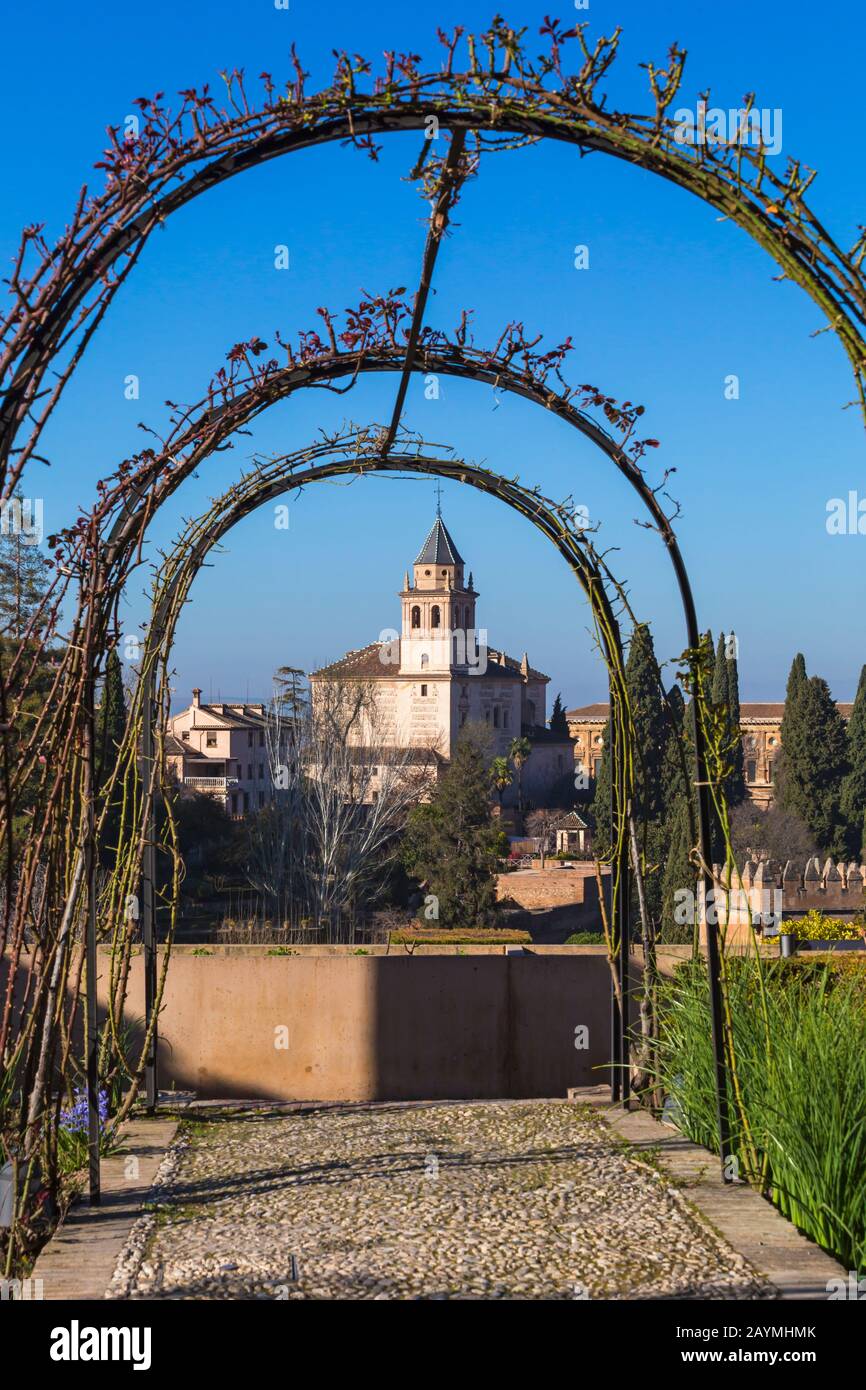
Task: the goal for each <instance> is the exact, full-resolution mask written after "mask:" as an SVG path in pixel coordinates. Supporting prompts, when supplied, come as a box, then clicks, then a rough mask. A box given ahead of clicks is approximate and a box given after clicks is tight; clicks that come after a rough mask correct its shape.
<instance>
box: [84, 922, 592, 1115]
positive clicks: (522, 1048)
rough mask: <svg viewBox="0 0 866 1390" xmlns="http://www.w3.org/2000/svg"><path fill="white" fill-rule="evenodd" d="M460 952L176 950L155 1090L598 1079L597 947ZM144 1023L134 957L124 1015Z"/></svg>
mask: <svg viewBox="0 0 866 1390" xmlns="http://www.w3.org/2000/svg"><path fill="white" fill-rule="evenodd" d="M400 949H401V952H402V948H400ZM465 949H466V953H465V954H459V955H458V954H457V953H456V950H455V951H451V952H450V953H445V952H441V953H438V954H437V953H425V954H421V953H420V952H418V951H416V952H415V953H414V954H412V955H409V954H408V953H401V954H400V955H397V954H394V953H393V951H392V953H391V954H386V951H385V948H379V950H378V951H377V950H376V948H371V949H370V951H369V952H368V953H366V954H361V955H358V954H355V953H354V951H353V949H352V948H351V947H345V948H340V947H336V948H332V949H331V951H322V950H320V949H317V948H309V949H306V948H300V950H299V951H298V954H296V955H292V956H287V957H278V956H268V955H266V954H265V953H264V952H256V951H255V950H254V949H253V950H250V949H249V948H245V947H239V948H235V949H233V948H222V949H221V950H220V951H219V952H215V953H214V954H213V955H210V956H202V955H192V954H191V953H187V952H185V951H183V950H175V952H173V954H172V959H171V963H170V966H169V972H168V981H167V985H166V991H165V998H164V1007H163V1011H162V1014H161V1016H160V1030H161V1034H160V1050H159V1066H160V1086H161V1087H162V1088H169V1087H170V1086H171V1085H172V1084H173V1085H174V1086H175V1087H176V1088H177V1089H179V1090H192V1091H195V1092H197V1093H198V1094H199V1095H200V1096H201V1097H203V1098H211V1099H238V1098H248V1099H249V1098H261V1099H264V1100H319V1101H341V1100H346V1101H359V1100H377V1101H387V1100H394V1101H401V1100H439V1099H451V1100H461V1099H478V1100H480V1099H492V1098H497V1097H498V1098H514V1099H530V1098H533V1097H541V1096H551V1097H556V1096H559V1097H564V1096H565V1094H566V1092H567V1090H568V1088H569V1087H571V1086H585V1085H594V1084H598V1083H599V1082H603V1081H606V1080H607V1072H606V1070H605V1068H606V1064H607V1062H608V1058H609V1031H610V1015H609V1007H610V974H609V969H608V964H607V960H606V956H605V950H604V948H603V947H539V948H530V949H529V950H528V951H525V952H520V953H519V954H505V952H504V950H503V948H502V947H481V948H478V947H476V948H470V947H467V948H465ZM102 963H104V966H105V967H106V969H104V971H103V973H107V964H108V958H107V956H102V957H101V964H102ZM143 1014H144V1000H143V970H142V960H141V957H136V958H135V959H134V961H133V963H132V970H131V973H130V981H129V995H128V1001H127V1015H128V1016H129V1017H130V1018H132V1019H138V1020H140V1019H141V1018H142V1017H143Z"/></svg>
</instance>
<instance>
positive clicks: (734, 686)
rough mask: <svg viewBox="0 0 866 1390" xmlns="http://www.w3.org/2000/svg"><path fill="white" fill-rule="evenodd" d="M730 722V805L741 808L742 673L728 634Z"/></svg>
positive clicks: (734, 644) (732, 636) (743, 791)
mask: <svg viewBox="0 0 866 1390" xmlns="http://www.w3.org/2000/svg"><path fill="white" fill-rule="evenodd" d="M728 652H729V653H730V654H729V655H728V657H727V670H728V721H729V724H730V730H731V762H732V764H733V766H732V769H731V775H730V777H729V778H728V782H727V788H726V790H727V794H728V805H729V806H739V804H740V802H741V801H742V800H743V798H744V797H745V795H746V774H745V765H744V758H743V739H742V735H741V732H740V672H739V669H738V666H737V639H736V635H735V634H734V633H733V632H729V633H728Z"/></svg>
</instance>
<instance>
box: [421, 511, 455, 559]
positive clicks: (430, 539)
mask: <svg viewBox="0 0 866 1390" xmlns="http://www.w3.org/2000/svg"><path fill="white" fill-rule="evenodd" d="M415 564H416V565H462V564H463V559H462V557H461V555H460V552H459V551H458V549H457V546H456V545H455V544H454V541H453V539H452V537H451V534H450V532H449V530H448V527H447V526H446V525H445V522H444V521H443V520H442V518H441V516H437V518H436V520H435V521H434V522H433V525H432V526H431V528H430V531H429V534H428V536H427V539H426V540H425V542H424V544H423V545H422V547H421V549H420V551H419V553H418V558H417V560H416V561H415Z"/></svg>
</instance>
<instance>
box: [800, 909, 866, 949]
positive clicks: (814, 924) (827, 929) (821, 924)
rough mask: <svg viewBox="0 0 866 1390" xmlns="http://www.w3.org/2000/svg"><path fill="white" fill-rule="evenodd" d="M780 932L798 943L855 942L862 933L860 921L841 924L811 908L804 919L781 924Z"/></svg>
mask: <svg viewBox="0 0 866 1390" xmlns="http://www.w3.org/2000/svg"><path fill="white" fill-rule="evenodd" d="M782 931H783V932H789V933H790V935H791V936H794V937H796V938H797V940H798V941H856V940H857V938H858V937H860V936H862V935H863V933H864V926H863V923H862V922H861V921H855V922H843V921H842V920H841V919H840V918H839V917H825V916H824V913H823V912H821V911H820V910H819V909H818V908H816V907H813V908H811V909H810V910H809V911H808V912H807V913H806V915H805V917H798V918H796V919H795V920H793V921H786V922H783V923H782Z"/></svg>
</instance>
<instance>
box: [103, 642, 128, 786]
mask: <svg viewBox="0 0 866 1390" xmlns="http://www.w3.org/2000/svg"><path fill="white" fill-rule="evenodd" d="M125 732H126V694H125V692H124V689H123V669H122V667H121V664H120V657H119V656H118V654H117V648H116V647H112V648H111V650H110V652H109V653H108V656H107V657H106V660H105V679H104V681H103V684H102V698H101V700H100V702H99V709H98V710H97V716H96V751H97V760H98V768H99V774H98V779H97V780H98V781H99V782H103V781H104V780H105V779H106V778H107V777H108V776H110V774H111V769H112V767H113V766H114V762H115V759H116V758H117V752H118V749H119V748H120V745H121V743H122V742H123V736H124V734H125Z"/></svg>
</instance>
